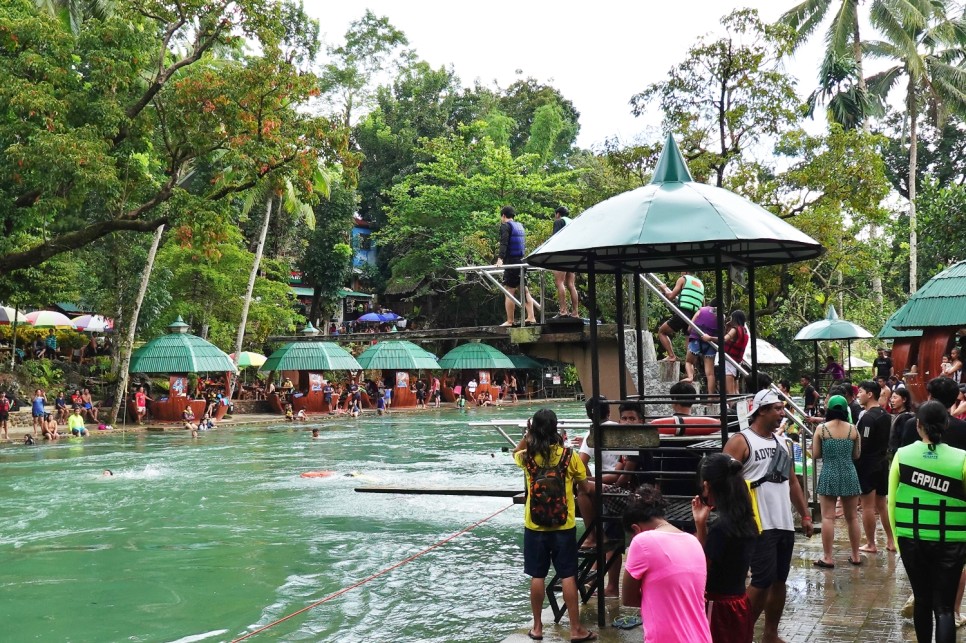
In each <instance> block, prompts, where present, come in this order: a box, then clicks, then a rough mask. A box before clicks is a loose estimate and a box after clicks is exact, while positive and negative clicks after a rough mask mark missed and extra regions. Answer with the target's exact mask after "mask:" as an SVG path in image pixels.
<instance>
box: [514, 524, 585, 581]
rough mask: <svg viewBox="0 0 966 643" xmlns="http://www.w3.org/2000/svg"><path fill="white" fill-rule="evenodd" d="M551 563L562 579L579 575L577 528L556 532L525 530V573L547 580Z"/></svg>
mask: <svg viewBox="0 0 966 643" xmlns="http://www.w3.org/2000/svg"><path fill="white" fill-rule="evenodd" d="M550 563H553V568H554V569H555V570H557V575H558V576H560V578H570V577H571V576H576V575H577V528H576V527H571V528H570V529H559V530H554V531H535V530H533V529H526V528H524V530H523V572H524V573H525V574H526V575H527V576H532V577H533V578H546V577H547V574H548V573H549V571H550Z"/></svg>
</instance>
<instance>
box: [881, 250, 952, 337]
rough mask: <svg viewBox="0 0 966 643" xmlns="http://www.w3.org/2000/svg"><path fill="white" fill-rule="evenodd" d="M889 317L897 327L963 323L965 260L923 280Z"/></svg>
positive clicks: (928, 326)
mask: <svg viewBox="0 0 966 643" xmlns="http://www.w3.org/2000/svg"><path fill="white" fill-rule="evenodd" d="M891 320H892V325H893V326H894V327H895V328H897V329H900V330H906V329H919V330H921V329H923V328H933V327H936V326H966V261H960V262H957V263H954V264H953V265H951V266H949V267H948V268H946V269H945V270H943V271H942V272H940V273H939V274H938V275H936V276H935V277H933V278H932V279H930V280H929V281H927V282H926V283H924V284H923V285H922V287H921V288H920V289H919V290H917V291H916V293H915V294H914V295H912V297H910V298H909V301H907V302H906V305H905V306H903V307H902V308H900V309H899V310H898V311H896V314H895V315H893V316H892V318H891Z"/></svg>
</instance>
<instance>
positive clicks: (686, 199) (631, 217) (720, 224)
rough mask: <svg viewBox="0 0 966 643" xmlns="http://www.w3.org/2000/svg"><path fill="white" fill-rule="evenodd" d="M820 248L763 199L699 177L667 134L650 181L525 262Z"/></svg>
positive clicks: (610, 265) (779, 258) (607, 267)
mask: <svg viewBox="0 0 966 643" xmlns="http://www.w3.org/2000/svg"><path fill="white" fill-rule="evenodd" d="M822 252H824V249H823V248H822V246H821V245H820V244H819V243H818V242H817V241H815V240H814V239H812V238H811V237H809V236H808V235H807V234H805V233H804V232H801V231H800V230H798V229H797V228H795V227H794V226H792V225H790V224H788V223H786V222H785V221H783V220H782V219H780V218H778V217H776V216H775V215H774V214H772V213H771V212H769V211H768V210H765V209H764V208H762V207H761V206H759V205H756V204H755V203H752V202H751V201H749V200H748V199H745V198H744V197H740V196H738V195H737V194H734V193H733V192H729V191H728V190H724V189H722V188H717V187H714V186H711V185H706V184H704V183H697V182H695V181H694V179H693V178H692V177H691V173H690V172H689V171H688V167H687V164H686V163H685V162H684V158H683V157H682V156H681V151H680V150H679V149H678V146H677V144H676V143H675V142H674V139H673V138H672V137H671V136H670V135H668V138H667V144H666V145H665V147H664V152H663V153H662V155H661V159H660V160H659V161H658V164H657V167H656V168H655V171H654V177H653V178H652V179H651V183H650V185H646V186H644V187H641V188H637V189H636V190H631V191H630V192H625V193H623V194H619V195H617V196H615V197H612V198H610V199H607V200H606V201H603V202H601V203H598V204H597V205H595V206H594V207H592V208H590V209H588V210H586V211H585V212H583V213H582V214H581V215H580V216H578V217H577V218H575V219H574V220H573V221H571V222H570V223H569V224H567V226H566V227H565V228H563V229H562V230H561V231H560V232H558V233H557V234H555V235H553V236H552V237H550V238H549V239H548V240H547V241H546V242H544V243H543V244H542V245H541V246H540V247H539V248H537V249H536V250H534V251H533V253H532V254H530V256H528V257H527V263H529V264H530V265H533V266H540V267H543V268H551V269H554V270H567V271H572V272H587V271H588V266H589V264H590V261H591V258H593V261H594V269H595V270H596V271H598V272H605V273H607V272H617V271H618V270H620V271H623V272H652V271H653V272H667V271H672V270H683V269H709V268H714V267H716V266H719V265H720V266H728V265H743V266H764V265H772V264H781V263H792V262H795V261H802V260H805V259H811V258H813V257H817V256H818V255H820V254H822ZM719 254H720V264H719V261H718V256H719Z"/></svg>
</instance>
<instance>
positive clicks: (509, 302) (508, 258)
mask: <svg viewBox="0 0 966 643" xmlns="http://www.w3.org/2000/svg"><path fill="white" fill-rule="evenodd" d="M516 216H517V211H516V210H514V209H513V207H512V206H509V205H507V206H504V207H503V209H502V210H500V253H499V255H498V257H497V260H496V265H497V266H502V265H503V264H504V263H506V264H510V265H513V264H519V263H523V255H524V254H525V253H526V242H527V237H526V232H525V231H524V230H523V226H522V225H521V224H520V223H518V222H517V221H515V220H514V218H515V217H516ZM521 273H523V278H522V279H521ZM521 281H522V283H521ZM503 285H504V286H505V287H506V289H507V291H508V292H510V293H511V294H516V293H517V292H518V291H519V292H520V293H521V295H520V299H521V300H522V301H523V302H524V306H525V308H526V311H527V317H526V323H527V324H536V323H537V320H536V318H534V316H533V297H531V296H530V291H529V290H527V277H526V270H520V269H519V268H509V269H507V270H504V271H503ZM504 304H505V306H506V321H505V322H504V323H502V324H500V325H501V326H513V317H514V312H516V304H515V303H514V302H513V299H512V298H511V297H510V296H509V295H507V296H506V301H505V302H504Z"/></svg>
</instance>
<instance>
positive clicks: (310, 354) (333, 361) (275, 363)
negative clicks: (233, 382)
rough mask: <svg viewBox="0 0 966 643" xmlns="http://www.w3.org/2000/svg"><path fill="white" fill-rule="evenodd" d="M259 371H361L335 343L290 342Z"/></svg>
mask: <svg viewBox="0 0 966 643" xmlns="http://www.w3.org/2000/svg"><path fill="white" fill-rule="evenodd" d="M258 370H260V371H265V372H270V371H361V370H362V367H361V366H360V365H359V362H357V361H356V358H354V357H353V356H352V354H351V353H349V351H347V350H346V349H344V348H342V347H341V346H339V345H338V344H336V343H335V342H327V341H315V342H291V343H289V344H286V345H285V346H283V347H281V348H280V349H278V350H277V351H275V352H274V353H272V354H271V356H269V358H268V360H267V361H266V362H265V363H264V364H262V365H261V366H260V367H259V369H258Z"/></svg>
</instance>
